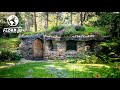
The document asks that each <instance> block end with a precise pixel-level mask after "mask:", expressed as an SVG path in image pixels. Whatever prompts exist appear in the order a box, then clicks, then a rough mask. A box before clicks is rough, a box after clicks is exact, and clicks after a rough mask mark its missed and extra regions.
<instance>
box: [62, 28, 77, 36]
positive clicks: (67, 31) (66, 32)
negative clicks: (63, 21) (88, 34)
mask: <svg viewBox="0 0 120 90" xmlns="http://www.w3.org/2000/svg"><path fill="white" fill-rule="evenodd" d="M75 32H76V30H75V28H74V27H73V26H68V27H66V29H65V33H64V35H66V36H68V35H73V34H75Z"/></svg>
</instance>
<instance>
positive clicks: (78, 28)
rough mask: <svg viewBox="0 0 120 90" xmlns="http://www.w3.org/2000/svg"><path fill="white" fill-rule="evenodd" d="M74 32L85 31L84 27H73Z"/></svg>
mask: <svg viewBox="0 0 120 90" xmlns="http://www.w3.org/2000/svg"><path fill="white" fill-rule="evenodd" d="M75 30H76V31H85V27H84V26H80V25H76V26H75Z"/></svg>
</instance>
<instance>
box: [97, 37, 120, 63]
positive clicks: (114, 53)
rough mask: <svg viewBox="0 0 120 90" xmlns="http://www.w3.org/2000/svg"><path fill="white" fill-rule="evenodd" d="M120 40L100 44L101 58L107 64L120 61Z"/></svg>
mask: <svg viewBox="0 0 120 90" xmlns="http://www.w3.org/2000/svg"><path fill="white" fill-rule="evenodd" d="M119 50H120V40H116V39H113V40H109V41H106V42H102V43H101V44H100V53H99V57H100V58H101V60H103V61H105V62H106V63H107V62H115V61H119V60H120V58H119Z"/></svg>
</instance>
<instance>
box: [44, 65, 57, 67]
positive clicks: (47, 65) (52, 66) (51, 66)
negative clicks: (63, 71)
mask: <svg viewBox="0 0 120 90" xmlns="http://www.w3.org/2000/svg"><path fill="white" fill-rule="evenodd" d="M47 66H50V67H55V65H45V67H47Z"/></svg>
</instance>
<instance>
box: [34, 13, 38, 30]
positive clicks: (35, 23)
mask: <svg viewBox="0 0 120 90" xmlns="http://www.w3.org/2000/svg"><path fill="white" fill-rule="evenodd" d="M34 25H35V32H37V22H36V12H34Z"/></svg>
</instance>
